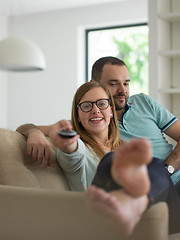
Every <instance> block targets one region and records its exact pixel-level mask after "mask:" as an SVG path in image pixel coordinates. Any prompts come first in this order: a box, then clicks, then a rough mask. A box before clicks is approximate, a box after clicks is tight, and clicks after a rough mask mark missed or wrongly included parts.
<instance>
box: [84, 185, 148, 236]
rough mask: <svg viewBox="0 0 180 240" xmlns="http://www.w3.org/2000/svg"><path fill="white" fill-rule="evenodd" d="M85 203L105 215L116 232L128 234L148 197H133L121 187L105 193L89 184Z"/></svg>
mask: <svg viewBox="0 0 180 240" xmlns="http://www.w3.org/2000/svg"><path fill="white" fill-rule="evenodd" d="M87 203H88V206H89V207H90V208H91V209H93V210H94V211H95V212H97V213H100V214H101V215H102V216H105V217H107V219H108V220H109V221H110V223H111V225H112V227H113V229H114V230H115V231H116V232H117V233H118V234H120V235H124V236H129V235H130V234H131V233H132V232H133V230H134V228H135V226H136V224H137V223H138V222H139V220H140V219H141V216H142V214H143V212H144V211H145V210H146V208H147V204H148V198H147V196H142V197H140V198H133V197H132V196H130V195H129V194H128V193H126V192H125V191H124V190H123V189H120V190H116V191H112V192H109V193H107V192H105V191H104V190H102V189H100V188H97V187H95V186H94V185H91V186H90V187H89V188H88V189H87Z"/></svg>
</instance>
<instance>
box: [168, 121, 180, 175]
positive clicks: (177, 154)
mask: <svg viewBox="0 0 180 240" xmlns="http://www.w3.org/2000/svg"><path fill="white" fill-rule="evenodd" d="M165 134H167V135H168V136H169V137H171V138H172V139H173V140H175V141H176V142H177V144H176V146H175V148H174V150H173V152H172V153H171V155H170V156H169V157H168V158H167V159H166V161H165V163H169V164H171V165H172V166H173V167H174V169H175V171H177V170H178V169H180V121H176V122H175V123H174V124H172V125H171V126H170V127H169V128H168V129H167V130H165Z"/></svg>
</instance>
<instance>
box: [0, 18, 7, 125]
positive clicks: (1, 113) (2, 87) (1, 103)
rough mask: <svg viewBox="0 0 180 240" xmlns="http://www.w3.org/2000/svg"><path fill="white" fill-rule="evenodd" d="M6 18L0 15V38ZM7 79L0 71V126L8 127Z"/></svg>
mask: <svg viewBox="0 0 180 240" xmlns="http://www.w3.org/2000/svg"><path fill="white" fill-rule="evenodd" d="M7 31H8V19H7V17H5V16H0V39H3V38H5V37H6V36H7ZM7 87H8V80H7V73H6V72H3V71H0V127H8V120H7V119H8V115H7V110H8V91H7Z"/></svg>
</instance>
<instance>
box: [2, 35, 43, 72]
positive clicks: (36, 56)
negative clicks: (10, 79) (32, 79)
mask: <svg viewBox="0 0 180 240" xmlns="http://www.w3.org/2000/svg"><path fill="white" fill-rule="evenodd" d="M45 68H46V62H45V58H44V55H43V53H42V51H41V49H40V48H39V47H38V46H37V45H36V44H35V43H33V42H31V41H30V40H27V39H24V38H18V37H11V38H6V39H3V40H1V41H0V69H2V70H7V71H39V70H44V69H45Z"/></svg>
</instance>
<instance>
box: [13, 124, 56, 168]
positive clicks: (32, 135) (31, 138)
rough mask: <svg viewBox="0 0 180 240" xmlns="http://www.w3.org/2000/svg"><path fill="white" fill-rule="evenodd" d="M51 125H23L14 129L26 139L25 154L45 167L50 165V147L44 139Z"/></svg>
mask: <svg viewBox="0 0 180 240" xmlns="http://www.w3.org/2000/svg"><path fill="white" fill-rule="evenodd" d="M53 126H54V124H52V125H46V126H36V125H34V124H24V125H21V126H20V127H18V128H17V129H16V131H17V132H19V133H21V134H22V135H24V136H25V137H27V154H28V155H30V156H31V157H32V158H33V159H34V160H36V161H37V163H38V164H42V163H43V166H44V167H47V166H48V165H51V164H50V145H49V142H48V141H47V139H46V136H49V133H50V131H51V129H52V127H53Z"/></svg>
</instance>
